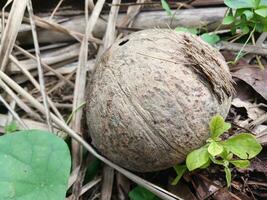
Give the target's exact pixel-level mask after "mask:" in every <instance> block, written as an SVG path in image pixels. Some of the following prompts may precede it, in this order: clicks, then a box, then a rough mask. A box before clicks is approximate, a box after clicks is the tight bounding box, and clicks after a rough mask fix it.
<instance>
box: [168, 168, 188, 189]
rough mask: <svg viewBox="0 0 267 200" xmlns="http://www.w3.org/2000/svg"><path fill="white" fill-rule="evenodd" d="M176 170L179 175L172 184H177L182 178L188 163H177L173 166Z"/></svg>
mask: <svg viewBox="0 0 267 200" xmlns="http://www.w3.org/2000/svg"><path fill="white" fill-rule="evenodd" d="M173 168H174V169H175V171H176V174H177V177H176V178H175V179H174V180H173V182H172V185H177V183H178V182H179V181H180V179H181V178H182V177H183V175H184V173H185V172H186V170H187V167H186V165H176V166H174V167H173Z"/></svg>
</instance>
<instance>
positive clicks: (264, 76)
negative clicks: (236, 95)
mask: <svg viewBox="0 0 267 200" xmlns="http://www.w3.org/2000/svg"><path fill="white" fill-rule="evenodd" d="M232 75H233V76H234V77H237V78H239V79H241V80H243V81H245V82H246V83H247V84H249V85H250V86H251V87H252V88H253V89H254V90H256V91H257V92H258V93H259V94H260V95H261V96H262V97H263V98H265V99H266V100H267V87H266V86H267V69H266V68H265V69H264V70H261V69H260V68H259V67H258V66H253V67H243V68H241V69H240V70H238V71H236V72H234V73H233V74H232Z"/></svg>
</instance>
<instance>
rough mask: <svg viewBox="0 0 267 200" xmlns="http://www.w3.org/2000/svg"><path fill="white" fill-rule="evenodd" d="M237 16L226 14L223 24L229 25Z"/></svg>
mask: <svg viewBox="0 0 267 200" xmlns="http://www.w3.org/2000/svg"><path fill="white" fill-rule="evenodd" d="M234 20H235V18H234V17H233V16H226V17H225V18H223V21H222V24H225V25H228V24H232V23H233V22H234Z"/></svg>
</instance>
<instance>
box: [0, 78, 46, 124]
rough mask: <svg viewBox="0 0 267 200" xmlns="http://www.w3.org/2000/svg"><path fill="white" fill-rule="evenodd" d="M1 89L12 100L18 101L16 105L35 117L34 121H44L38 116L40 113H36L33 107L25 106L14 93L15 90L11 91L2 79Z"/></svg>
mask: <svg viewBox="0 0 267 200" xmlns="http://www.w3.org/2000/svg"><path fill="white" fill-rule="evenodd" d="M0 87H1V88H2V89H3V90H4V91H5V92H6V93H7V94H8V95H10V97H12V99H14V100H15V101H16V103H17V104H18V106H19V107H20V108H21V109H22V110H24V111H25V112H26V113H27V114H28V115H29V116H31V117H33V118H34V119H37V120H39V121H42V120H43V119H42V118H41V117H40V115H38V113H37V112H36V111H34V110H33V109H32V108H31V107H29V106H28V105H27V104H25V103H24V102H23V101H22V99H21V98H19V97H18V96H17V95H16V94H15V93H14V92H13V90H11V89H10V88H9V86H7V85H6V84H5V82H3V81H2V79H0Z"/></svg>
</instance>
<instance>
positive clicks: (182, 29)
mask: <svg viewBox="0 0 267 200" xmlns="http://www.w3.org/2000/svg"><path fill="white" fill-rule="evenodd" d="M174 30H175V31H177V32H186V33H192V34H193V35H196V34H197V33H198V30H197V29H196V28H185V27H176V28H175V29H174Z"/></svg>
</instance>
